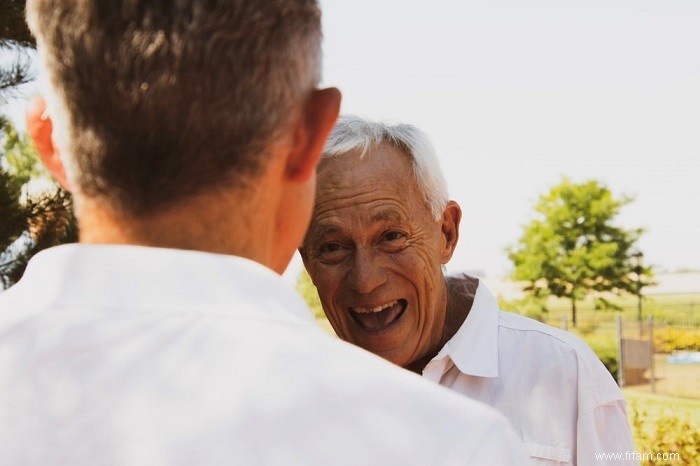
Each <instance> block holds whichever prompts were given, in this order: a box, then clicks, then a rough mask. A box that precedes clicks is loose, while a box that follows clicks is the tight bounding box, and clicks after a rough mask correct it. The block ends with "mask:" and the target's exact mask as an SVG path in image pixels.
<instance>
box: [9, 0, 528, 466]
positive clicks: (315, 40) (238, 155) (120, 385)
mask: <svg viewBox="0 0 700 466" xmlns="http://www.w3.org/2000/svg"><path fill="white" fill-rule="evenodd" d="M27 11H28V20H29V24H30V27H31V29H32V31H33V32H34V34H35V35H36V37H37V43H38V48H39V56H40V59H41V63H42V65H43V67H44V71H45V72H46V75H47V76H46V78H47V82H46V92H47V94H46V98H47V100H48V103H49V106H48V110H47V111H45V110H44V108H43V105H42V103H41V102H38V103H37V104H36V106H35V107H34V108H33V109H32V111H31V113H30V116H29V122H28V127H29V128H30V131H31V132H32V134H33V137H34V139H35V142H36V146H37V149H38V150H39V152H40V153H41V156H42V158H43V159H44V161H45V162H46V164H47V165H48V166H49V168H50V169H51V171H52V172H53V173H54V174H55V175H56V177H57V178H58V180H59V181H60V182H61V183H63V184H64V185H65V186H67V187H69V188H70V189H71V190H72V191H73V193H74V196H75V201H76V208H77V217H78V221H79V226H80V244H78V245H70V246H62V247H58V248H54V249H50V250H48V251H46V252H44V253H42V254H39V255H38V256H36V257H35V258H34V260H32V261H31V263H30V264H29V267H28V269H27V272H26V274H25V276H24V278H23V279H22V280H20V282H19V283H18V284H17V285H16V286H15V287H13V288H11V289H10V290H9V291H7V292H5V293H3V294H2V295H1V296H0V310H1V312H0V452H2V453H1V456H2V463H4V464H40V465H47V464H56V463H60V464H90V465H92V464H142V465H152V464H183V465H184V464H187V465H200V464H238V465H267V464H270V465H287V464H304V465H335V464H353V465H355V464H376V465H390V464H403V465H427V464H451V465H452V464H454V465H457V464H504V465H505V464H522V463H523V462H524V461H526V459H525V455H524V453H522V450H521V447H520V445H519V443H518V441H517V438H516V436H515V433H514V432H512V430H509V428H508V427H507V422H506V421H505V418H503V416H502V415H500V414H498V413H497V412H496V411H494V410H492V409H491V408H488V407H486V406H484V405H482V404H479V403H476V402H471V401H470V402H466V401H465V400H464V399H463V398H462V397H459V396H458V395H455V394H453V393H450V392H449V391H446V390H444V389H442V388H439V387H435V386H434V385H433V384H430V383H429V382H427V381H424V380H421V379H420V378H418V377H414V376H413V375H411V374H408V375H407V374H406V373H405V372H404V371H401V370H400V369H396V368H394V367H393V366H391V365H390V364H388V363H386V362H385V361H382V360H381V359H380V358H377V357H375V356H373V355H370V354H368V353H366V352H364V351H361V350H359V349H357V348H354V347H352V346H350V345H347V344H345V343H343V342H340V341H337V340H335V339H332V338H330V337H328V336H327V335H324V334H323V332H322V331H320V330H319V329H318V328H317V327H316V326H315V324H314V323H313V319H311V316H310V313H309V311H308V308H306V307H305V306H304V305H303V302H302V301H301V299H300V298H299V297H298V296H297V295H295V294H294V293H293V291H292V290H291V289H290V288H289V287H288V286H287V285H286V284H285V282H284V281H283V279H282V278H281V277H280V276H279V275H278V274H279V273H281V272H282V271H283V270H284V269H285V267H286V266H287V263H288V262H289V260H290V258H291V257H292V255H293V253H294V251H295V249H296V248H297V246H298V245H299V244H300V242H301V240H302V237H303V235H304V233H305V230H306V227H307V225H308V221H309V218H310V214H311V211H312V208H313V198H314V192H315V169H316V165H317V162H318V159H319V157H320V154H321V149H322V147H323V143H324V142H325V139H326V137H327V135H328V132H329V131H330V130H331V128H332V127H333V124H334V123H335V120H336V117H337V114H338V108H339V104H340V94H339V93H338V91H337V90H335V89H325V90H320V89H317V85H318V82H319V70H320V43H321V30H320V12H319V10H318V6H317V5H316V2H315V1H313V0H255V1H243V0H231V1H218V2H204V1H199V0H182V1H177V2H155V1H145V0H109V1H97V0H30V1H29V2H28V5H27ZM52 122H53V125H54V126H53V127H52ZM521 455H522V456H521Z"/></svg>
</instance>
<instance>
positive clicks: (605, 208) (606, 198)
mask: <svg viewBox="0 0 700 466" xmlns="http://www.w3.org/2000/svg"><path fill="white" fill-rule="evenodd" d="M630 202H632V198H630V197H624V196H623V197H620V198H615V197H614V196H613V194H612V192H611V191H610V190H609V189H608V188H607V187H606V186H604V185H602V184H601V183H599V182H598V181H595V180H590V181H586V182H583V183H578V184H577V183H572V182H571V181H570V180H568V179H564V180H562V182H561V183H560V184H558V185H557V186H555V187H554V188H552V189H551V191H550V192H549V193H547V194H545V195H543V196H541V197H540V199H539V201H538V202H537V204H536V206H535V218H534V219H533V220H532V221H531V222H530V223H529V224H528V225H525V226H524V229H523V233H522V236H521V237H520V239H519V241H518V243H517V244H516V245H515V246H514V247H512V248H510V249H509V251H508V257H509V258H510V260H511V261H512V262H513V265H514V271H513V278H514V279H515V280H519V281H525V282H527V286H526V288H525V291H526V292H528V293H530V294H532V295H534V296H539V297H543V296H548V295H554V296H557V297H560V298H567V299H569V300H570V301H571V310H572V320H573V324H574V326H575V325H576V301H578V300H580V299H582V298H583V297H584V296H586V295H587V294H588V293H591V292H614V293H618V294H621V293H625V292H628V293H634V294H637V293H638V292H639V291H640V290H638V289H637V287H638V285H641V286H643V285H644V284H648V283H649V277H650V276H651V269H650V268H649V267H637V266H636V264H635V260H634V258H633V257H632V256H633V251H634V248H633V246H634V244H635V243H636V241H637V240H638V239H639V237H640V236H641V234H642V233H643V230H642V229H640V228H637V229H631V230H625V229H623V228H621V227H619V226H617V225H615V224H614V219H615V217H616V216H617V214H618V213H619V211H620V209H621V208H622V207H623V206H625V205H627V204H629V203H630ZM638 277H639V279H638Z"/></svg>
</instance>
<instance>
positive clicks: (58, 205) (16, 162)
mask: <svg viewBox="0 0 700 466" xmlns="http://www.w3.org/2000/svg"><path fill="white" fill-rule="evenodd" d="M0 124H1V126H0V150H1V151H2V152H0V290H1V289H5V288H8V287H10V286H11V285H12V284H14V283H15V282H16V281H17V280H19V278H20V277H21V276H22V274H23V273H24V269H25V268H26V266H27V262H28V261H29V259H30V258H31V257H32V256H33V255H34V254H36V253H37V252H39V251H41V250H43V249H46V248H48V247H51V246H56V245H58V244H63V243H67V242H73V241H76V239H77V233H78V232H77V226H76V225H77V223H76V220H75V217H74V215H73V208H72V199H71V196H70V194H68V193H67V192H65V191H63V190H62V189H60V188H59V187H58V186H57V185H56V184H55V183H53V182H51V181H50V177H49V175H48V173H47V172H46V170H45V169H44V168H43V166H42V165H41V162H40V161H39V157H38V155H37V153H36V150H35V149H34V147H33V145H32V143H31V141H30V140H29V138H28V137H27V136H26V135H23V134H20V133H19V132H18V131H17V130H16V129H15V128H14V127H13V126H12V124H11V123H10V122H8V121H7V120H4V119H0ZM42 180H43V183H41V181H42ZM39 183H41V184H43V187H44V189H41V190H40V191H39V192H38V193H32V192H31V191H32V190H31V189H30V188H31V186H32V184H34V185H36V184H39Z"/></svg>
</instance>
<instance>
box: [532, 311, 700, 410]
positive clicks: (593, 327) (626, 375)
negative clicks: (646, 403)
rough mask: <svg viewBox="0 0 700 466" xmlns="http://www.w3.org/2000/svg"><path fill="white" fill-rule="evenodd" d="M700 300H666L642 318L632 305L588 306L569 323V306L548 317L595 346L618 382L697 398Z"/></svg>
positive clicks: (699, 364)
mask: <svg viewBox="0 0 700 466" xmlns="http://www.w3.org/2000/svg"><path fill="white" fill-rule="evenodd" d="M698 311H700V306H699V305H698V303H697V302H689V303H678V304H675V305H673V306H665V307H664V308H663V309H660V310H658V311H657V312H655V314H656V315H655V316H654V317H653V318H652V317H651V316H647V317H645V318H644V319H642V320H641V321H640V320H638V319H637V318H636V314H637V312H636V307H629V308H623V309H622V310H621V311H615V312H610V311H587V312H585V311H584V312H580V313H579V315H578V316H577V317H578V318H577V326H576V328H574V327H573V326H572V325H571V321H570V319H569V314H568V312H562V311H559V312H549V313H548V315H547V316H546V318H545V319H543V320H545V321H546V323H548V324H550V325H554V326H557V327H560V328H564V329H566V330H569V331H572V332H573V333H575V334H577V335H578V336H580V337H581V338H583V339H584V340H586V342H588V344H589V345H590V346H591V348H593V350H594V351H595V352H596V353H597V354H598V356H599V357H600V358H601V360H602V361H603V363H604V364H605V365H606V366H607V367H608V369H609V370H610V371H611V373H613V375H614V376H616V378H617V380H618V383H619V384H620V386H622V387H631V388H634V389H635V390H642V391H649V392H654V393H661V394H666V395H671V396H680V397H688V398H697V399H700V315H698V314H700V312H698Z"/></svg>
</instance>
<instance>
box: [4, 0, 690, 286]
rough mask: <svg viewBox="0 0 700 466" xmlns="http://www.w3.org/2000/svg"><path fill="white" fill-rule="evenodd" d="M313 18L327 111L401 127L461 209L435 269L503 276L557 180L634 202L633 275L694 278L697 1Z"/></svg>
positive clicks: (441, 4) (386, 10)
mask: <svg viewBox="0 0 700 466" xmlns="http://www.w3.org/2000/svg"><path fill="white" fill-rule="evenodd" d="M321 7H322V10H323V22H324V33H325V39H324V70H323V71H324V79H323V85H325V86H336V87H338V88H339V89H340V90H341V91H342V92H343V104H342V110H341V111H342V112H343V113H351V114H356V115H360V116H363V117H366V118H370V119H376V120H382V121H389V122H405V123H411V124H414V125H416V126H418V127H419V128H421V129H423V130H424V131H425V132H426V133H427V134H428V136H429V137H430V139H431V140H432V142H433V144H434V146H435V148H436V151H437V154H438V157H439V158H440V162H441V164H442V169H443V171H444V173H445V175H446V178H447V183H448V187H449V189H450V196H451V198H452V199H454V200H456V201H457V202H458V203H459V204H460V205H461V206H462V210H463V219H462V225H461V236H460V243H459V245H458V247H457V251H456V252H455V255H454V257H453V259H452V261H451V262H450V264H448V270H449V271H452V272H455V271H460V270H469V271H476V272H478V273H479V274H481V275H485V276H490V277H496V276H503V275H506V274H507V273H508V272H509V271H510V268H511V265H510V262H509V261H508V258H507V255H506V253H505V248H506V247H508V246H509V245H513V244H514V243H515V242H516V241H517V239H518V238H519V236H520V234H521V231H522V226H523V225H524V224H526V223H527V222H528V221H529V220H530V219H531V218H532V213H533V207H534V205H535V203H536V201H537V199H538V197H539V196H540V195H542V194H545V193H546V192H547V191H548V190H549V189H550V188H551V187H552V186H554V185H555V184H557V183H558V182H559V181H560V180H561V178H562V177H563V176H568V177H570V178H571V179H572V180H573V181H583V180H587V179H591V178H595V179H598V180H600V181H602V182H604V183H605V184H606V185H607V186H608V187H609V188H610V189H612V191H613V192H614V193H615V194H616V195H618V196H619V195H623V194H625V195H631V196H634V197H635V201H634V202H633V203H632V204H630V205H629V206H627V207H625V208H624V209H623V210H622V212H621V214H620V216H619V217H618V223H619V224H621V225H622V226H624V227H627V228H637V227H643V228H645V229H646V233H645V235H644V236H643V237H642V239H641V240H640V243H639V247H640V249H641V250H642V251H643V253H644V260H645V262H647V263H650V264H653V265H655V266H656V267H657V268H658V269H659V270H675V269H681V268H692V269H700V215H699V214H698V211H700V209H698V207H697V204H698V203H699V202H700V56H699V55H698V53H697V50H698V44H700V27H698V24H700V2H698V1H697V0H658V1H651V0H585V1H578V0H576V1H574V0H549V1H545V0H537V1H535V0H483V1H482V0H464V1H457V0H450V1H448V0H432V1H430V2H426V1H424V0H420V1H415V0H373V1H370V0H354V1H347V0H321ZM8 109H9V111H10V113H11V114H12V115H13V116H14V119H15V120H17V119H18V117H19V115H21V113H22V109H21V105H20V104H17V103H14V104H12V105H11V106H9V107H8ZM294 269H295V270H296V269H298V263H297V265H296V266H295V267H294Z"/></svg>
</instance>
